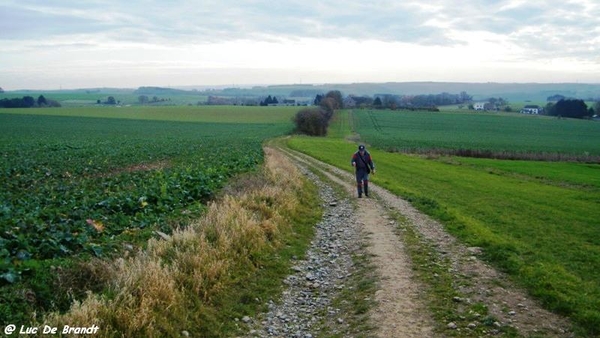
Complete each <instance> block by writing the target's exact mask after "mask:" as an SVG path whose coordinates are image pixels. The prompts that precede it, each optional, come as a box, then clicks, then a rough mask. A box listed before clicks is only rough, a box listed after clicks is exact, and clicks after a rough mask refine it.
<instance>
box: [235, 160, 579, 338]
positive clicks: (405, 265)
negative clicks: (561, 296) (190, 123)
mask: <svg viewBox="0 0 600 338" xmlns="http://www.w3.org/2000/svg"><path fill="white" fill-rule="evenodd" d="M281 151H283V152H284V153H286V154H287V155H288V156H289V157H290V158H291V159H292V160H294V162H296V163H297V165H298V166H299V168H301V170H303V172H304V173H305V174H306V175H307V177H309V178H310V179H311V180H313V182H315V183H316V184H317V185H318V186H319V187H320V192H319V194H320V197H321V199H322V200H323V204H324V206H325V208H327V210H326V212H325V214H324V216H323V219H322V221H321V222H320V223H319V224H317V226H316V234H315V238H314V240H313V242H312V244H311V247H310V249H309V251H308V252H307V255H306V259H305V260H298V261H297V262H296V264H295V266H294V268H293V270H294V273H293V274H291V275H290V276H288V277H287V278H286V280H285V283H286V284H287V285H288V288H287V290H286V291H285V292H284V293H283V295H282V299H281V300H278V301H277V302H273V301H271V302H270V303H269V312H268V313H265V314H263V315H261V316H259V318H248V317H246V318H243V320H242V321H243V322H245V323H247V324H248V325H250V327H251V332H250V337H303V338H309V337H316V336H317V335H318V333H319V330H320V328H321V325H322V323H323V322H327V323H328V328H329V329H330V330H332V332H333V333H336V330H337V329H336V326H337V328H338V329H339V330H342V329H343V326H344V325H347V323H346V322H345V321H344V319H343V318H345V316H344V314H343V313H340V309H337V308H335V307H333V306H332V305H331V304H332V300H333V299H334V298H335V296H336V295H337V294H338V292H339V290H341V289H343V288H344V287H345V282H346V281H347V278H348V277H349V276H351V275H352V273H353V272H354V269H355V267H354V266H353V263H352V258H351V257H352V255H353V254H355V253H357V252H360V251H361V250H365V249H361V247H362V246H363V244H366V251H367V253H368V254H370V255H371V256H372V259H371V260H372V263H373V265H374V266H375V267H376V270H377V271H376V274H377V276H378V277H379V278H378V290H377V291H376V292H375V295H374V298H375V300H376V306H375V307H374V308H373V309H372V311H371V313H370V318H371V321H372V323H374V325H375V331H374V332H373V334H374V335H375V336H377V337H436V336H438V337H444V336H446V334H443V333H439V332H440V327H444V328H445V329H446V330H451V331H454V330H456V331H457V332H455V333H458V331H460V330H469V328H468V327H465V328H460V327H456V325H454V326H453V324H454V323H438V325H436V324H435V323H434V321H433V319H432V316H431V314H430V313H429V311H428V309H427V307H426V305H425V304H424V301H423V300H424V299H425V297H424V294H423V292H424V291H423V287H422V286H421V285H420V283H419V282H418V281H417V280H416V279H415V277H414V276H413V271H412V268H411V262H410V259H409V258H408V255H407V254H406V252H405V249H404V244H403V242H402V240H401V238H400V237H399V236H398V233H397V231H396V229H397V224H395V222H394V221H393V220H392V219H391V218H389V217H387V216H386V215H387V212H388V211H389V210H394V211H395V212H399V213H400V214H401V215H403V216H404V217H405V218H406V219H407V220H408V223H410V224H409V225H410V226H412V227H414V229H416V230H417V231H418V232H419V233H420V235H421V236H422V237H423V239H424V241H426V242H427V243H428V244H429V245H433V246H434V247H435V248H436V251H437V254H439V255H441V256H443V257H446V258H448V259H449V260H450V262H451V265H452V268H451V269H450V270H451V272H452V274H453V285H454V287H455V289H456V290H457V291H459V292H460V294H461V295H463V297H461V298H460V299H459V301H460V302H464V303H466V304H471V303H473V302H478V303H482V304H485V305H486V306H487V308H488V311H489V313H490V314H491V315H493V316H494V317H495V318H497V319H498V321H497V322H495V323H494V325H493V327H495V328H492V329H490V330H489V332H488V335H498V334H501V330H499V329H500V328H501V327H503V326H506V327H511V328H513V329H515V330H517V331H518V332H519V334H520V335H523V336H543V337H573V334H572V333H570V332H569V331H568V327H569V326H570V325H569V323H568V321H566V320H565V319H564V318H562V317H559V316H557V315H554V314H552V313H549V312H548V311H546V310H544V309H542V308H541V307H540V306H539V305H538V304H537V303H536V302H535V301H533V300H532V299H531V298H530V297H529V296H528V295H527V294H526V293H525V292H524V291H522V290H520V289H518V288H516V287H515V286H514V285H512V284H511V282H510V280H509V279H508V278H507V277H506V276H504V275H503V274H501V273H499V272H497V271H496V270H494V269H493V268H491V267H489V266H488V265H486V264H485V263H483V262H482V261H481V260H479V259H478V258H477V255H478V254H480V253H481V249H480V248H467V247H465V246H464V245H462V244H461V243H459V242H458V241H457V240H455V239H454V238H453V237H452V236H450V235H449V234H447V233H446V232H445V231H444V229H443V226H442V225H441V224H439V223H438V222H436V221H434V220H432V219H431V218H429V217H427V216H426V215H423V214H422V213H420V212H419V211H417V210H415V209H414V208H413V207H412V206H411V205H410V204H409V203H408V202H406V201H404V200H402V199H401V198H399V197H397V196H395V195H393V194H391V193H389V192H388V191H386V190H384V189H382V188H379V187H377V186H375V185H374V184H371V190H372V191H373V192H374V193H375V195H376V198H369V199H355V198H354V197H352V198H351V199H349V197H348V196H354V195H355V186H354V184H353V183H352V182H353V177H352V175H351V174H349V173H347V172H344V171H342V170H340V169H337V168H335V167H333V166H329V165H327V164H324V163H322V162H319V161H317V160H315V159H313V158H310V157H308V156H305V155H302V154H299V153H296V152H293V151H290V150H281ZM309 167H310V168H313V169H316V170H318V171H319V172H320V173H321V174H323V175H325V176H326V177H327V182H323V181H322V180H321V179H319V178H318V177H317V176H316V175H314V174H312V173H311V172H310V171H309V170H308V168H309ZM329 181H331V182H334V183H336V184H339V185H340V186H342V187H343V188H344V189H345V190H346V192H347V194H345V196H346V197H345V198H343V199H340V200H337V201H336V200H335V199H336V197H335V194H334V192H333V190H332V188H331V183H329ZM352 201H355V203H353V202H352ZM332 323H333V324H332ZM469 325H481V323H471V324H469ZM332 326H333V327H332ZM434 328H437V331H434ZM342 332H344V331H343V330H342ZM451 335H452V336H456V334H451ZM459 336H460V334H459Z"/></svg>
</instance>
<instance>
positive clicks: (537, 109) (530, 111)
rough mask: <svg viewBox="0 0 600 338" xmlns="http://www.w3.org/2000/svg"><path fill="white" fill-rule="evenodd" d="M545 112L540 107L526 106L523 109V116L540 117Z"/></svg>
mask: <svg viewBox="0 0 600 338" xmlns="http://www.w3.org/2000/svg"><path fill="white" fill-rule="evenodd" d="M543 111H544V109H543V108H542V107H540V106H537V105H526V106H525V107H523V109H521V114H533V115H538V114H541V113H542V112H543Z"/></svg>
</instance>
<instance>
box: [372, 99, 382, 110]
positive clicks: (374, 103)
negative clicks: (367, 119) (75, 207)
mask: <svg viewBox="0 0 600 338" xmlns="http://www.w3.org/2000/svg"><path fill="white" fill-rule="evenodd" d="M382 105H383V103H382V102H381V98H379V96H377V97H376V98H375V101H373V106H374V107H377V108H381V106H382Z"/></svg>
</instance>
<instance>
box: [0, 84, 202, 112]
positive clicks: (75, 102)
mask: <svg viewBox="0 0 600 338" xmlns="http://www.w3.org/2000/svg"><path fill="white" fill-rule="evenodd" d="M40 95H43V96H44V97H45V98H47V99H52V100H55V101H58V102H59V103H60V104H61V105H62V106H63V107H70V106H77V107H82V106H93V105H96V103H97V101H98V100H100V102H105V101H106V100H107V98H108V97H109V96H112V97H114V98H115V101H117V102H119V103H120V104H121V105H138V104H139V97H140V95H141V94H135V93H134V89H115V88H105V89H99V90H48V91H33V90H26V91H11V92H9V93H0V99H4V98H21V97H23V96H31V97H33V98H35V99H37V98H38V97H39V96H40ZM145 95H146V96H148V97H149V98H150V99H152V98H153V97H154V96H156V97H157V99H158V100H161V99H164V100H166V101H163V102H157V103H152V104H155V105H167V106H176V105H179V106H183V105H196V104H197V103H198V102H206V99H207V96H206V95H200V94H195V93H193V92H188V93H177V94H174V93H162V94H156V95H154V94H145Z"/></svg>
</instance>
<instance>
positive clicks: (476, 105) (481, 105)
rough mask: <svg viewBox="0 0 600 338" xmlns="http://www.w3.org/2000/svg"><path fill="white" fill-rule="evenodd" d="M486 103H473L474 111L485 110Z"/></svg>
mask: <svg viewBox="0 0 600 338" xmlns="http://www.w3.org/2000/svg"><path fill="white" fill-rule="evenodd" d="M485 104H486V102H475V103H473V109H475V110H485Z"/></svg>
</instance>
